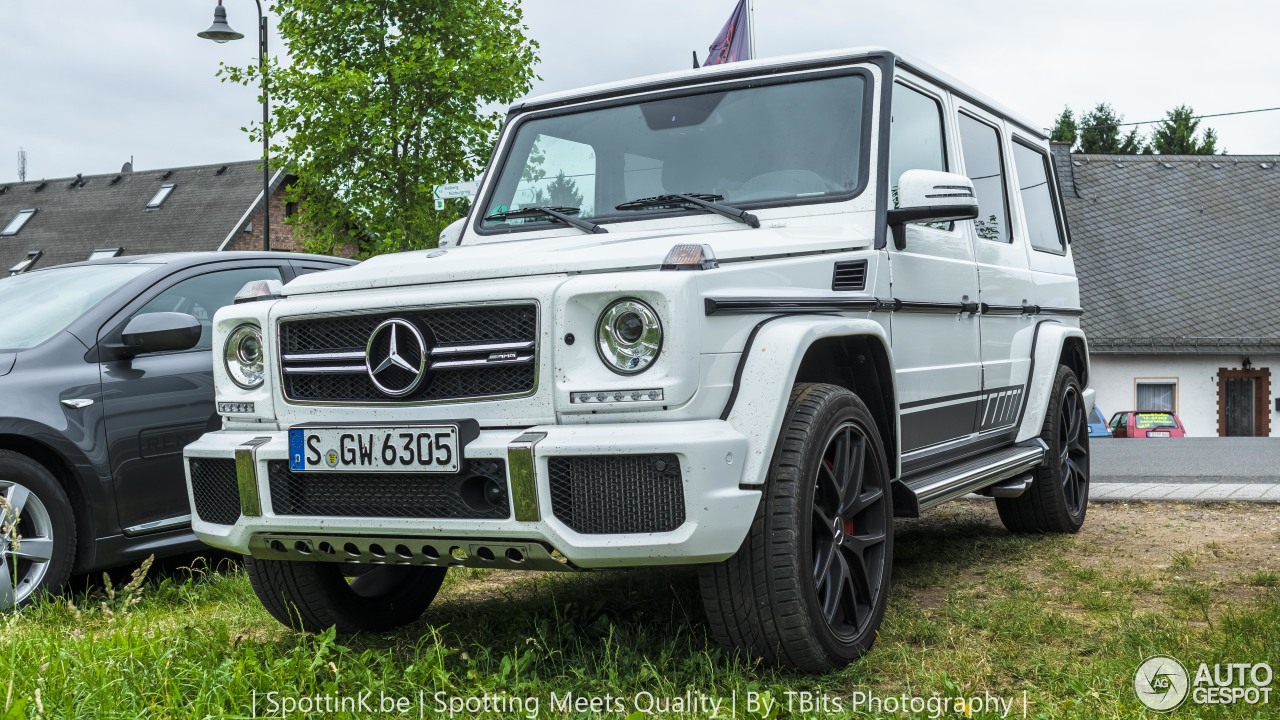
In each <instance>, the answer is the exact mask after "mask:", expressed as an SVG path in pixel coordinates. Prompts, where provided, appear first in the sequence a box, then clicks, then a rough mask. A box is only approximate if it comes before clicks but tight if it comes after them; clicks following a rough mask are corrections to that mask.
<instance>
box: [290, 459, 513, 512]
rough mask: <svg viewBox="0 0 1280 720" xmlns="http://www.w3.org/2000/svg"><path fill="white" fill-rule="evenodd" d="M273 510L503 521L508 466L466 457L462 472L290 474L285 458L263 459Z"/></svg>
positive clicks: (505, 510) (291, 472)
mask: <svg viewBox="0 0 1280 720" xmlns="http://www.w3.org/2000/svg"><path fill="white" fill-rule="evenodd" d="M267 482H268V484H269V488H270V489H269V491H270V494H271V508H272V510H273V511H274V512H275V514H276V515H310V516H319V517H376V518H414V519H431V518H451V519H476V520H503V519H506V518H508V517H510V515H511V512H510V509H509V504H510V503H509V502H508V500H507V467H506V463H504V462H502V461H500V460H468V461H467V462H466V464H465V465H464V466H463V468H462V472H460V473H457V474H451V475H440V474H434V473H420V474H410V473H326V472H318V473H294V472H293V471H291V470H290V469H289V464H288V463H287V462H285V461H283V460H272V461H270V462H268V463H267Z"/></svg>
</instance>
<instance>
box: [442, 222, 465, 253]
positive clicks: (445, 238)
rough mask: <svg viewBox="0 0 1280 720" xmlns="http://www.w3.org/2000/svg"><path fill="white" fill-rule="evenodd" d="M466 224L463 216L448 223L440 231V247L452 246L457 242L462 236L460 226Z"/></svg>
mask: <svg viewBox="0 0 1280 720" xmlns="http://www.w3.org/2000/svg"><path fill="white" fill-rule="evenodd" d="M466 224H467V219H466V218H465V217H462V218H458V219H457V220H454V221H453V222H451V223H449V224H448V225H447V226H446V227H445V229H443V230H441V231H440V247H454V246H456V245H457V244H458V240H459V239H461V238H462V228H463V227H464V226H465V225H466Z"/></svg>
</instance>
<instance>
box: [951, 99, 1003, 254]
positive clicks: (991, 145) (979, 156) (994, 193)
mask: <svg viewBox="0 0 1280 720" xmlns="http://www.w3.org/2000/svg"><path fill="white" fill-rule="evenodd" d="M960 151H961V152H962V153H963V154H964V171H965V174H966V175H968V176H969V179H970V180H972V181H973V192H974V194H975V195H977V196H978V219H977V220H974V221H973V227H974V229H975V230H977V233H978V237H979V238H982V239H983V240H992V241H995V242H1002V243H1010V242H1013V235H1012V234H1011V233H1010V232H1009V202H1008V200H1007V199H1006V198H1007V196H1006V195H1005V182H1004V156H1003V155H1002V154H1001V152H1000V133H999V131H998V130H996V129H995V128H994V127H992V126H991V125H988V124H986V123H984V122H982V121H981V120H978V119H976V118H973V117H970V116H968V115H965V114H963V113H962V114H961V115H960Z"/></svg>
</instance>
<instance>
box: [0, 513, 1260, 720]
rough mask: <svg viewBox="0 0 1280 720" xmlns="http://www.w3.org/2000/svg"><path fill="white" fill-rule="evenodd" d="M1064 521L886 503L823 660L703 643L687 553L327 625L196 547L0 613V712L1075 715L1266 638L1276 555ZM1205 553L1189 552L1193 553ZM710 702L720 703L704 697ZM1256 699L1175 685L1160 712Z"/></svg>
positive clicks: (1132, 702)
mask: <svg viewBox="0 0 1280 720" xmlns="http://www.w3.org/2000/svg"><path fill="white" fill-rule="evenodd" d="M1090 512H1091V513H1093V510H1092V509H1091V511H1090ZM1095 521H1099V520H1098V519H1095ZM1083 543H1084V541H1083V540H1082V539H1081V538H1080V537H1034V538H1027V537H1012V536H1010V535H1008V534H1007V533H1005V532H1004V530H1003V529H1002V528H1001V527H1000V526H999V523H998V521H994V520H993V519H992V518H991V517H990V516H989V514H987V515H984V514H982V513H975V512H974V511H972V510H971V509H970V508H967V507H965V506H960V507H959V508H957V509H944V510H943V511H941V512H940V513H938V514H935V515H933V516H931V517H928V518H926V519H923V520H920V521H911V522H904V523H902V524H901V525H900V527H899V530H898V532H897V535H896V553H897V559H896V562H895V580H894V587H893V591H892V599H891V602H890V609H889V612H888V615H887V616H886V619H885V622H884V626H883V629H882V634H881V636H880V639H879V641H878V642H877V644H876V646H875V648H874V650H873V651H872V652H871V653H870V654H869V655H867V657H865V658H864V659H863V660H862V661H861V662H858V663H855V664H854V665H852V666H850V667H848V668H846V669H844V670H842V671H840V672H837V673H833V674H831V675H827V676H824V677H809V676H803V675H796V674H790V673H784V672H776V671H771V670H765V669H760V668H756V667H753V666H752V665H751V664H750V663H747V662H744V661H742V660H739V659H736V658H731V657H728V656H726V655H725V654H724V653H722V652H721V651H720V650H719V649H718V648H717V647H716V646H715V645H714V643H713V642H712V641H711V640H710V639H709V638H708V631H707V628H706V624H705V621H704V619H703V617H702V609H701V605H700V602H699V600H698V588H697V578H696V574H695V573H693V572H692V571H689V570H682V569H670V570H646V571H619V572H603V573H594V574H583V575H542V574H528V575H517V576H512V575H510V574H505V575H495V574H492V573H487V572H483V571H453V572H451V573H450V578H449V580H448V582H447V584H446V588H445V590H444V592H443V593H442V595H441V597H440V599H439V600H437V603H436V605H434V606H433V607H432V608H431V610H430V612H429V613H428V617H427V618H424V620H423V621H421V622H420V623H418V624H416V625H414V626H412V627H411V628H408V629H406V630H404V631H402V632H399V633H396V634H393V635H384V636H366V637H356V638H347V639H335V638H334V637H333V636H332V635H328V634H325V635H319V636H309V635H302V634H297V633H293V632H291V631H288V630H286V629H284V628H283V627H281V626H279V625H278V624H277V623H276V622H275V621H274V620H273V619H271V618H270V617H269V616H268V615H267V614H266V612H265V611H263V610H262V609H261V607H260V605H259V604H258V602H257V599H256V598H255V597H254V595H253V592H252V590H251V589H250V587H249V583H248V580H247V579H246V577H245V576H244V574H243V572H242V571H241V570H239V569H238V567H236V566H235V565H234V564H233V563H229V562H225V561H223V562H221V563H217V564H214V565H212V566H211V565H210V564H208V563H197V564H196V565H195V566H194V567H193V568H190V569H187V570H181V569H178V570H174V569H169V570H168V571H167V572H164V573H153V577H152V578H151V579H150V580H149V581H148V582H147V583H146V584H143V585H141V586H140V587H138V588H137V589H136V590H134V589H126V588H121V589H120V590H116V589H115V588H114V587H112V588H111V589H110V592H108V588H107V587H105V586H97V587H94V588H93V589H90V590H81V591H79V592H77V593H74V594H73V595H71V596H70V597H67V598H64V599H58V600H44V601H42V602H40V603H37V604H35V605H33V606H31V607H28V608H24V609H23V610H22V611H21V612H19V613H17V614H12V615H9V616H7V617H3V616H0V718H6V719H7V718H28V717H37V716H40V717H45V718H73V717H84V718H137V717H183V718H186V717H192V718H203V717H249V716H251V714H252V712H253V710H254V706H253V697H254V693H255V692H256V693H257V695H258V706H257V712H258V715H259V716H265V715H266V714H267V712H266V711H267V706H266V700H264V696H265V695H266V694H267V693H270V692H273V691H276V692H281V693H284V694H286V695H288V696H289V697H302V696H314V695H323V696H326V697H334V696H355V695H358V694H359V693H361V692H366V691H367V692H371V693H372V694H373V695H372V699H371V702H372V703H374V704H375V706H376V703H377V701H378V698H379V695H380V693H385V694H386V695H388V696H391V697H408V698H412V699H413V702H414V703H415V704H414V705H413V706H412V708H411V710H410V711H409V712H407V713H404V714H400V713H391V714H389V715H388V716H391V717H418V707H417V705H416V702H417V698H418V697H419V692H423V693H425V694H426V698H427V707H426V710H427V717H448V715H440V714H437V713H435V712H434V709H435V702H434V700H433V696H434V694H435V693H437V692H442V693H444V694H445V696H446V697H451V698H462V697H472V696H483V695H485V694H486V693H487V694H491V695H502V696H511V697H517V698H525V697H532V698H537V699H538V700H539V703H540V704H539V708H538V709H539V710H540V711H541V713H540V715H539V716H540V717H572V718H588V717H598V716H601V715H598V714H592V713H591V712H589V711H584V712H556V711H554V710H553V709H552V708H550V707H549V703H550V697H551V694H552V693H556V694H557V695H558V696H561V697H562V696H564V694H565V693H567V692H573V693H575V694H578V695H582V696H606V695H611V696H614V697H619V696H621V697H623V698H625V700H624V704H625V707H626V712H625V713H604V714H603V715H602V716H604V717H617V718H624V717H626V716H627V714H628V713H631V712H632V711H633V710H634V709H635V708H634V706H633V705H632V697H633V696H634V695H635V694H636V693H638V692H642V691H643V692H648V693H652V694H653V695H654V696H668V697H675V696H682V695H684V694H685V693H688V692H690V691H692V692H701V693H705V694H706V695H708V696H711V697H714V698H724V699H726V700H727V699H729V698H730V697H732V696H734V695H736V697H737V708H736V710H737V717H759V715H752V714H750V713H748V707H747V704H746V700H745V698H746V696H747V693H752V692H754V693H764V692H767V693H769V697H771V698H772V699H773V700H775V701H779V702H781V703H783V707H782V710H781V711H780V712H777V714H776V717H781V718H809V717H812V718H837V717H839V718H847V717H859V718H861V717H878V715H875V714H859V713H851V712H850V710H851V708H850V707H849V703H850V693H852V692H854V691H865V692H871V693H875V694H878V695H881V696H888V695H898V694H900V693H909V694H919V695H924V696H929V695H931V694H939V695H942V696H948V697H956V696H968V695H972V694H975V693H976V694H979V695H980V694H982V693H983V692H984V691H986V692H989V693H991V694H993V695H1005V696H1010V697H1013V698H1015V700H1016V702H1017V705H1015V708H1014V713H1013V715H1011V717H1021V716H1022V714H1021V702H1022V698H1023V693H1024V692H1025V693H1026V698H1027V703H1028V708H1029V717H1036V718H1082V719H1084V718H1087V719H1090V720H1092V719H1094V718H1133V717H1138V716H1139V715H1141V710H1142V708H1141V706H1140V705H1139V704H1138V702H1137V699H1136V697H1135V696H1134V693H1133V690H1132V685H1131V683H1132V678H1133V672H1134V670H1135V668H1136V666H1137V665H1138V663H1139V662H1141V661H1142V660H1143V659H1144V658H1146V657H1148V656H1150V655H1153V654H1169V655H1173V656H1174V657H1178V658H1180V659H1182V660H1183V661H1184V662H1185V663H1186V664H1188V665H1191V664H1192V663H1198V662H1209V663H1214V662H1244V661H1250V662H1257V661H1261V660H1267V659H1269V660H1271V661H1272V662H1273V664H1274V663H1275V661H1276V659H1277V658H1280V590H1278V589H1277V588H1276V587H1275V582H1274V573H1273V574H1271V575H1270V576H1267V575H1266V574H1265V573H1262V572H1260V573H1258V574H1256V575H1254V576H1245V577H1242V578H1240V579H1239V580H1238V581H1237V582H1234V583H1231V582H1227V581H1221V580H1218V581H1212V582H1210V581H1205V580H1200V579H1194V578H1182V579H1174V572H1173V569H1172V568H1164V569H1159V568H1151V569H1149V571H1148V570H1144V571H1140V572H1136V573H1135V572H1134V571H1132V570H1126V569H1124V568H1118V567H1115V566H1113V565H1111V564H1110V563H1109V562H1108V561H1107V560H1106V558H1102V559H1101V560H1100V561H1097V560H1098V559H1097V558H1096V557H1095V558H1093V560H1091V561H1090V562H1084V561H1083V560H1082V557H1083V555H1084V553H1085V550H1086V549H1085V548H1084V547H1082V545H1083ZM1095 561H1096V562H1095ZM1211 564H1212V561H1211V560H1210V559H1201V560H1199V561H1198V562H1197V563H1195V564H1194V567H1195V569H1196V570H1197V571H1199V570H1202V569H1203V568H1204V567H1207V566H1210V565H1211ZM1181 572H1182V571H1181V570H1179V573H1181ZM1268 577H1269V578H1270V579H1268ZM117 584H120V583H119V582H118V583H117ZM1241 593H1244V594H1243V595H1242V594H1241ZM1193 672H1194V669H1193ZM37 692H38V693H39V700H38V701H37V699H36V697H37ZM788 692H792V693H812V695H809V696H808V697H810V698H815V697H818V696H819V694H822V693H825V694H826V695H827V696H828V697H830V696H839V697H840V698H841V700H842V701H843V706H842V712H828V713H823V712H821V708H820V707H817V708H815V709H811V710H810V711H808V712H806V711H803V710H802V709H801V708H802V706H801V705H800V703H799V700H800V696H799V695H792V696H791V698H792V700H793V704H792V706H791V708H792V709H791V710H790V711H788V710H787V709H786V705H785V703H786V701H787V699H788V696H787V693H788ZM1277 702H1280V698H1273V699H1272V703H1273V705H1272V706H1271V707H1270V708H1269V709H1271V710H1274V708H1275V704H1274V703H1277ZM828 707H830V706H828ZM728 713H729V710H728V708H727V706H726V707H725V708H724V710H722V714H721V717H728ZM355 716H357V714H351V713H346V714H344V713H337V714H334V715H329V716H327V717H355ZM472 716H473V715H472V714H471V713H469V712H462V713H461V714H459V715H457V716H456V717H459V718H466V717H472ZM484 716H485V717H494V718H498V717H502V718H506V717H524V716H526V715H524V714H520V713H518V712H495V713H489V714H487V715H484ZM705 716H706V713H705V712H703V711H698V710H695V711H690V712H684V713H679V712H671V713H668V714H665V715H659V717H705ZM1267 716H1268V715H1266V714H1265V713H1264V712H1261V711H1256V710H1251V709H1244V708H1230V707H1193V706H1190V705H1186V706H1184V707H1182V708H1181V709H1179V710H1178V711H1176V713H1175V714H1174V716H1173V717H1176V718H1226V717H1250V718H1262V717H1267ZM295 717H296V715H295ZM315 717H320V715H315ZM635 717H640V716H635ZM898 717H901V716H898ZM943 717H962V716H961V715H957V714H956V713H954V712H951V713H948V714H946V715H944V716H943ZM974 717H997V716H996V715H990V714H985V715H984V714H975V715H974Z"/></svg>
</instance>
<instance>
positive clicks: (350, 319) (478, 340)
mask: <svg viewBox="0 0 1280 720" xmlns="http://www.w3.org/2000/svg"><path fill="white" fill-rule="evenodd" d="M392 318H401V319H404V320H408V321H410V322H412V323H413V324H414V326H415V327H417V328H418V329H419V330H420V331H421V332H422V334H423V338H424V340H425V341H426V343H427V346H428V352H429V353H430V356H431V358H430V366H429V368H428V370H427V372H426V376H425V377H424V379H423V381H422V383H421V384H420V385H419V386H418V387H417V388H416V389H414V391H413V392H412V393H410V394H408V395H404V396H399V397H391V396H389V395H387V394H385V393H383V392H382V391H381V390H379V389H378V387H377V386H376V385H374V384H373V382H372V380H371V379H370V377H369V374H368V372H367V371H366V369H365V359H364V352H365V348H366V347H367V346H368V343H369V337H370V336H371V335H372V334H373V331H374V330H375V329H376V328H377V327H378V326H379V325H380V324H381V323H383V322H384V321H386V320H390V319H392ZM537 332H538V308H537V305H534V304H532V303H526V304H520V305H491V306H476V307H451V308H438V309H427V310H406V311H400V312H382V313H373V314H369V315H343V316H333V317H324V318H313V319H306V320H284V321H282V322H281V323H280V348H281V352H282V354H283V355H284V361H283V363H282V364H283V368H284V378H283V386H284V395H285V397H286V398H287V399H289V400H300V401H305V402H420V401H432V400H455V399H456V400H461V399H467V398H483V397H494V396H501V395H520V394H525V393H530V392H532V391H533V389H534V385H535V382H536V377H537V374H536V364H537V361H536V347H535V343H536V341H537ZM335 356H336V357H335ZM335 370H340V371H335ZM408 377H412V375H409V376H408Z"/></svg>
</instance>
